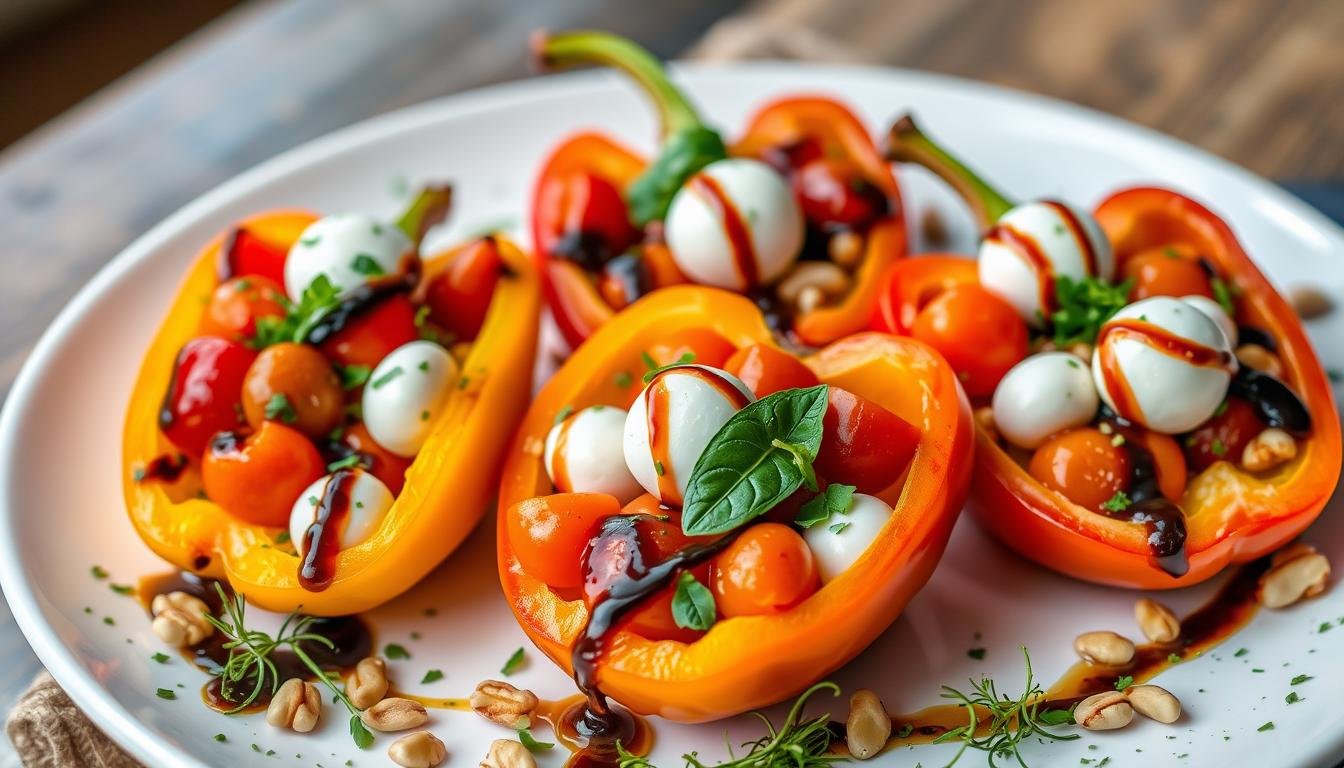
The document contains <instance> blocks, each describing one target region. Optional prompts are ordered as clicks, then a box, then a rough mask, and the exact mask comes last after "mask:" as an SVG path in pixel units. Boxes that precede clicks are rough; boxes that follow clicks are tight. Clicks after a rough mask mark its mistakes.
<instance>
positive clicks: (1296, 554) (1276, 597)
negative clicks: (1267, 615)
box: [1256, 543, 1330, 608]
mask: <svg viewBox="0 0 1344 768" xmlns="http://www.w3.org/2000/svg"><path fill="white" fill-rule="evenodd" d="M1329 580H1330V561H1329V560H1327V559H1326V557H1325V555H1323V554H1321V553H1320V552H1317V551H1316V548H1315V547H1313V546H1311V545H1310V544H1302V543H1297V544H1293V545H1291V546H1288V547H1285V548H1284V549H1281V550H1279V551H1278V552H1276V553H1275V554H1274V557H1273V558H1271V559H1270V568H1269V570H1268V571H1265V573H1264V574H1262V575H1261V576H1260V583H1259V587H1258V590H1257V592H1256V595H1257V596H1258V597H1259V598H1260V604H1261V605H1263V606H1265V607H1266V608H1286V607H1288V606H1290V605H1292V604H1293V603H1296V602H1297V601H1299V600H1301V599H1303V598H1306V597H1315V596H1316V595H1319V594H1321V593H1322V592H1324V591H1325V585H1326V583H1327V582H1328V581H1329Z"/></svg>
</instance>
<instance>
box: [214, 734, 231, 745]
mask: <svg viewBox="0 0 1344 768" xmlns="http://www.w3.org/2000/svg"><path fill="white" fill-rule="evenodd" d="M214 739H215V741H218V742H221V743H222V742H225V741H228V740H229V737H228V736H225V735H224V734H222V733H216V734H215V736H214Z"/></svg>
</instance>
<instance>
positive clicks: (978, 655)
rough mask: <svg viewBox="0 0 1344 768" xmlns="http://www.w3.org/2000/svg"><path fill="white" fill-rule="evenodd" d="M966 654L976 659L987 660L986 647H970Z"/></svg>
mask: <svg viewBox="0 0 1344 768" xmlns="http://www.w3.org/2000/svg"><path fill="white" fill-rule="evenodd" d="M966 655H967V656H968V657H970V658H972V659H975V660H976V661H984V660H985V649H984V648H971V649H969V650H967V651H966Z"/></svg>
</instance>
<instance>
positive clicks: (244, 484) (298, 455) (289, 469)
mask: <svg viewBox="0 0 1344 768" xmlns="http://www.w3.org/2000/svg"><path fill="white" fill-rule="evenodd" d="M325 472H326V464H325V463H324V462H323V461H322V456H321V454H319V453H318V451H317V448H316V447H315V446H314V445H313V443H312V441H310V440H309V439H308V438H306V437H304V436H303V434H302V433H300V432H298V431H297V430H293V429H290V428H289V427H286V426H284V425H283V424H277V423H275V422H273V421H267V422H264V423H263V424H262V425H261V427H260V428H259V429H258V430H257V431H256V432H254V433H252V434H251V435H248V436H247V437H246V438H243V437H242V436H241V435H239V434H238V433H236V432H220V433H219V434H217V435H215V437H214V439H212V440H211V441H210V449H209V450H208V451H207V452H206V454H205V458H204V459H203V460H202V462H201V483H202V485H203V487H204V489H205V495H206V496H208V497H209V498H210V500H211V501H213V502H214V503H216V504H218V505H219V506H221V507H223V508H224V510H225V511H226V512H228V513H229V514H231V515H233V516H234V517H237V518H239V519H241V520H245V521H247V522H249V523H253V524H255V525H274V526H285V525H288V524H289V513H290V510H291V509H292V508H293V507H294V501H295V499H297V498H299V494H300V493H303V489H305V488H307V487H308V485H309V484H310V483H312V482H313V481H314V480H316V479H317V478H319V477H321V476H322V475H323V473H325Z"/></svg>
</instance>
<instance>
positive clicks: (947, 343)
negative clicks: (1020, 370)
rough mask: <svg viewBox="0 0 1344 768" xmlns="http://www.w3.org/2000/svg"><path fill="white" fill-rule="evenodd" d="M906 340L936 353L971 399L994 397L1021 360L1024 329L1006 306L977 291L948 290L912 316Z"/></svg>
mask: <svg viewBox="0 0 1344 768" xmlns="http://www.w3.org/2000/svg"><path fill="white" fill-rule="evenodd" d="M910 335H911V336H914V337H915V338H916V339H919V340H920V341H922V342H925V343H926V344H928V345H929V346H931V347H933V348H934V349H936V350H938V352H939V353H941V354H942V356H943V357H945V358H947V362H949V363H951V364H952V369H953V370H955V371H956V372H957V378H959V379H960V380H961V385H962V386H963V387H965V388H966V394H968V395H970V396H971V397H988V396H989V395H992V394H994V388H995V387H997V386H998V385H999V380H1000V379H1002V378H1003V375H1004V374H1006V373H1008V369H1010V368H1012V367H1013V366H1014V365H1017V364H1018V363H1019V362H1021V361H1022V358H1024V357H1026V356H1027V324H1026V323H1025V322H1023V320H1022V318H1021V316H1019V315H1018V314H1017V310H1015V309H1013V307H1012V306H1011V305H1010V304H1008V302H1006V301H1004V300H1003V299H1001V298H999V297H998V296H996V295H994V294H993V293H991V292H989V291H987V290H985V289H984V288H982V287H980V286H979V285H954V286H952V287H950V288H947V289H946V290H943V291H942V292H940V293H938V294H937V295H936V296H934V297H933V298H932V299H931V300H929V301H928V303H926V304H925V305H924V306H923V307H922V308H921V309H920V310H919V313H918V314H917V315H916V316H915V323H914V326H913V327H912V328H911V329H910Z"/></svg>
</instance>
